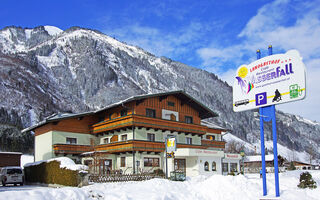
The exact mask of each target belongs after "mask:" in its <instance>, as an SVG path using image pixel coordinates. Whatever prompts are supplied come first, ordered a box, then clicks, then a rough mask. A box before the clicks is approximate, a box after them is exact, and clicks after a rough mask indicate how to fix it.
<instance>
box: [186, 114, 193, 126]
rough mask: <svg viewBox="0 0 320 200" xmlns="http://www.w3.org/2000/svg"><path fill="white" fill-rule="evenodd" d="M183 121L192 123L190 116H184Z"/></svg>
mask: <svg viewBox="0 0 320 200" xmlns="http://www.w3.org/2000/svg"><path fill="white" fill-rule="evenodd" d="M185 121H186V123H187V124H192V123H193V119H192V117H190V116H185Z"/></svg>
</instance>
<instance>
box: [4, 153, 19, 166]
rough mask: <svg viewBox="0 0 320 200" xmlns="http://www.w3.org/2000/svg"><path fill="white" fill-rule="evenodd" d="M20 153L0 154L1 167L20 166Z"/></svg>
mask: <svg viewBox="0 0 320 200" xmlns="http://www.w3.org/2000/svg"><path fill="white" fill-rule="evenodd" d="M21 155H22V153H20V152H0V167H7V166H20V159H21Z"/></svg>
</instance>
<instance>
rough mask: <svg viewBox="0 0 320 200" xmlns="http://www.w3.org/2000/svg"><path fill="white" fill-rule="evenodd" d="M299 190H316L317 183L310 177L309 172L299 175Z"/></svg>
mask: <svg viewBox="0 0 320 200" xmlns="http://www.w3.org/2000/svg"><path fill="white" fill-rule="evenodd" d="M298 187H299V188H307V187H308V188H311V189H314V188H317V183H316V182H315V181H314V180H313V178H312V175H311V174H310V173H309V172H303V173H302V174H300V183H299V185H298Z"/></svg>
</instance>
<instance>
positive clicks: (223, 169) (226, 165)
mask: <svg viewBox="0 0 320 200" xmlns="http://www.w3.org/2000/svg"><path fill="white" fill-rule="evenodd" d="M228 171H229V170H228V163H222V172H228Z"/></svg>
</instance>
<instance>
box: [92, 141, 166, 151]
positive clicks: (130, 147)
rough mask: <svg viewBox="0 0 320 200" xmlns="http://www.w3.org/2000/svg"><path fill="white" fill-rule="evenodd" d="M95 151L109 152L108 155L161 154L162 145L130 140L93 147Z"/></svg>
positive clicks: (161, 143) (160, 143)
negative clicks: (136, 152)
mask: <svg viewBox="0 0 320 200" xmlns="http://www.w3.org/2000/svg"><path fill="white" fill-rule="evenodd" d="M95 150H96V151H104V152H109V153H118V152H127V151H145V152H163V151H164V143H163V142H149V141H133V140H131V141H123V142H115V143H110V144H101V145H97V146H95Z"/></svg>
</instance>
